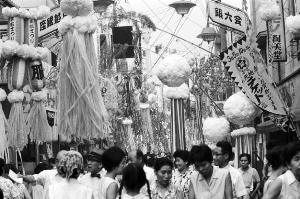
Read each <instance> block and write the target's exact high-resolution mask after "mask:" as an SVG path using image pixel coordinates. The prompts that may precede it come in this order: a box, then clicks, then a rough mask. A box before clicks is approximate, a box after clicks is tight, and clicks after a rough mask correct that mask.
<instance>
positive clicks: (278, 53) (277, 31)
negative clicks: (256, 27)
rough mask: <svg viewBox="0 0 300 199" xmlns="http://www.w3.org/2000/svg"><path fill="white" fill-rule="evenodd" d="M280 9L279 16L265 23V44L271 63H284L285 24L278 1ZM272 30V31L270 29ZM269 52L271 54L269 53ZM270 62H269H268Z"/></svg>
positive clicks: (281, 4)
mask: <svg viewBox="0 0 300 199" xmlns="http://www.w3.org/2000/svg"><path fill="white" fill-rule="evenodd" d="M277 3H278V4H279V8H280V15H279V16H278V17H277V18H276V19H274V20H272V21H270V22H267V32H268V34H267V36H268V39H267V42H268V51H269V52H268V54H269V55H270V53H271V54H272V59H273V62H286V60H287V55H286V41H285V40H286V38H285V23H284V9H283V3H282V0H278V1H277ZM270 28H272V30H271V29H270ZM270 51H271V52H270ZM269 61H270V60H269Z"/></svg>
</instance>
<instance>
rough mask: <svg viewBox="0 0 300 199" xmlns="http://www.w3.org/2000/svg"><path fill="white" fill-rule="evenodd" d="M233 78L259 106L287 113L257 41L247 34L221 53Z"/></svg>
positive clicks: (269, 110)
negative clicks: (256, 46) (256, 45)
mask: <svg viewBox="0 0 300 199" xmlns="http://www.w3.org/2000/svg"><path fill="white" fill-rule="evenodd" d="M253 46H254V47H253ZM220 58H221V60H222V61H223V63H224V66H225V68H226V69H227V70H228V72H229V74H231V78H232V79H233V80H234V81H235V83H236V84H237V85H238V86H239V87H240V88H241V89H242V90H243V92H245V94H246V95H247V96H248V97H249V99H250V100H252V101H253V103H255V104H256V105H257V106H258V107H260V108H261V109H263V110H266V111H268V112H270V113H274V114H278V115H286V110H285V108H284V104H283V103H282V101H281V100H280V98H279V92H278V91H277V90H276V88H275V87H274V85H273V84H272V80H271V78H270V77H269V75H268V74H267V72H266V65H265V63H264V60H263V58H262V56H261V54H260V53H259V52H257V51H256V50H255V43H253V44H251V43H250V41H249V40H248V38H247V37H246V36H244V37H243V38H241V39H240V40H239V41H237V42H236V43H234V44H233V45H232V46H230V47H229V48H228V49H227V50H225V51H224V52H222V53H221V54H220Z"/></svg>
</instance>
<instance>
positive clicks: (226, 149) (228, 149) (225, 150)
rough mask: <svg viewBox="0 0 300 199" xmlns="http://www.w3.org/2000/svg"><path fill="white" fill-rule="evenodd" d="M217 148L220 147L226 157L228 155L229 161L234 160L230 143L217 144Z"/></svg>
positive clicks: (220, 142) (223, 141)
mask: <svg viewBox="0 0 300 199" xmlns="http://www.w3.org/2000/svg"><path fill="white" fill-rule="evenodd" d="M216 146H217V147H220V148H221V149H222V153H223V154H224V155H225V154H226V153H227V154H228V161H231V160H232V158H233V152H232V146H231V144H230V143H229V142H228V141H225V140H222V141H219V142H217V144H216Z"/></svg>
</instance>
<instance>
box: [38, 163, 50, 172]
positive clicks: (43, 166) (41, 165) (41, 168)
mask: <svg viewBox="0 0 300 199" xmlns="http://www.w3.org/2000/svg"><path fill="white" fill-rule="evenodd" d="M49 169H50V167H49V166H48V165H47V164H46V163H39V164H38V165H37V166H36V167H35V169H34V173H35V174H39V173H40V172H42V171H44V170H49Z"/></svg>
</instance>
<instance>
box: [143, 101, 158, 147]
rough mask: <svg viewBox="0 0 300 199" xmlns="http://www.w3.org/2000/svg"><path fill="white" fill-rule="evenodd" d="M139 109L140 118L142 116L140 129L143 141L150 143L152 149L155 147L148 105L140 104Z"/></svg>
mask: <svg viewBox="0 0 300 199" xmlns="http://www.w3.org/2000/svg"><path fill="white" fill-rule="evenodd" d="M140 109H141V118H142V127H141V129H142V131H143V137H144V141H145V143H149V144H151V145H152V147H151V148H152V150H153V149H154V148H155V143H154V138H153V129H152V122H151V116H150V105H149V104H146V103H141V104H140Z"/></svg>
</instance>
